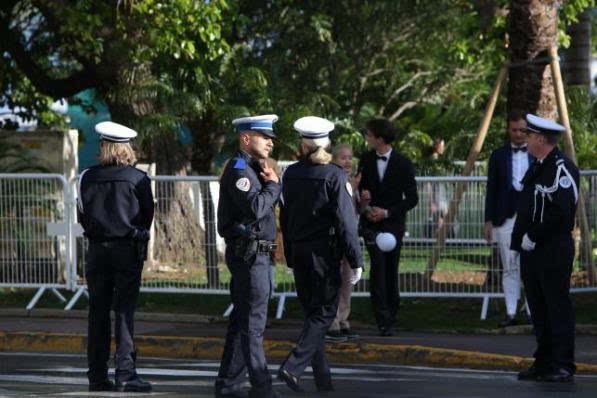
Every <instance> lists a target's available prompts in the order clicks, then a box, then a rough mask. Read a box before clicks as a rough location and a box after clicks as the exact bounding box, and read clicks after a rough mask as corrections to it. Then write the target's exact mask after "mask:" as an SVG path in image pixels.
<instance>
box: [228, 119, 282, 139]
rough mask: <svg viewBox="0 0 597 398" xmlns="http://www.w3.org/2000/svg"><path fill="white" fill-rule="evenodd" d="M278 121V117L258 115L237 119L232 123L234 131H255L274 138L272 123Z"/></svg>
mask: <svg viewBox="0 0 597 398" xmlns="http://www.w3.org/2000/svg"><path fill="white" fill-rule="evenodd" d="M277 120H278V115H259V116H247V117H239V118H237V119H234V120H233V121H232V124H233V125H234V126H235V127H236V129H237V130H238V131H239V132H241V131H256V132H258V133H261V134H264V135H267V136H268V137H271V138H276V134H275V133H274V123H275V122H276V121H277Z"/></svg>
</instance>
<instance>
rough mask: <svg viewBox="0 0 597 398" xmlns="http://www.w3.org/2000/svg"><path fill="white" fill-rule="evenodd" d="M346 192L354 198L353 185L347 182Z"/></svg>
mask: <svg viewBox="0 0 597 398" xmlns="http://www.w3.org/2000/svg"><path fill="white" fill-rule="evenodd" d="M346 190H347V191H348V194H349V195H350V196H351V197H352V185H350V182H348V181H347V182H346Z"/></svg>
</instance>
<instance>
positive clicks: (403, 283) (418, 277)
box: [0, 171, 597, 318]
mask: <svg viewBox="0 0 597 398" xmlns="http://www.w3.org/2000/svg"><path fill="white" fill-rule="evenodd" d="M152 180H153V182H152V185H153V190H154V195H155V200H156V214H155V221H154V224H153V226H152V231H151V241H150V245H149V246H150V252H149V256H148V261H147V262H146V264H145V268H144V272H143V280H142V287H141V289H142V291H144V292H167V293H176V292H179V293H209V294H228V293H229V282H230V273H229V271H228V269H227V267H226V265H225V263H224V259H223V252H224V248H225V245H224V242H223V241H222V240H221V238H220V237H219V236H218V235H217V233H216V215H215V209H216V208H217V201H218V190H219V183H218V180H217V178H216V177H173V176H157V177H153V178H152ZM485 182H486V178H485V177H419V178H417V184H418V190H419V198H420V200H419V204H418V206H417V207H416V208H415V209H413V210H412V211H411V212H409V214H408V217H407V225H406V235H405V237H404V241H403V247H402V254H401V261H400V272H399V283H400V291H401V295H402V296H404V297H409V296H410V297H478V298H482V299H483V300H484V305H483V311H482V314H481V316H482V318H484V317H485V315H486V311H487V304H488V301H489V299H490V298H499V297H503V291H502V286H501V279H502V268H501V265H500V261H499V256H498V255H497V249H496V247H495V245H489V244H488V243H487V242H485V240H484V239H483V223H484V200H485ZM460 183H465V184H466V191H465V193H464V195H463V198H462V201H461V203H460V206H459V209H458V212H457V215H456V218H455V219H454V222H453V223H452V225H448V226H447V229H448V231H449V232H448V239H447V241H446V244H445V247H444V248H443V250H442V251H441V255H440V257H439V261H438V262H437V264H431V263H429V258H430V254H431V252H432V250H434V248H435V246H436V245H437V243H436V239H435V238H434V237H435V232H436V231H437V228H438V227H439V226H440V225H441V224H442V223H443V220H444V217H445V214H446V212H447V209H448V205H449V201H450V200H451V198H452V196H453V194H454V192H455V189H456V186H457V184H460ZM75 184H76V181H71V182H70V184H66V182H65V181H64V177H63V176H61V175H53V174H39V175H34V174H31V175H23V174H0V267H1V268H0V286H11V287H38V288H39V290H38V294H37V295H36V297H35V298H34V300H32V302H31V303H30V304H29V306H28V308H30V307H31V308H32V307H33V305H35V302H36V301H37V300H38V299H39V297H40V296H41V294H43V291H44V290H45V289H48V288H49V289H52V291H53V292H55V293H57V294H59V293H58V291H57V290H56V289H59V288H62V289H68V290H75V295H74V296H73V297H72V299H71V300H70V302H69V303H68V304H67V306H66V309H70V308H72V306H73V305H74V304H75V302H76V301H77V300H78V299H79V297H80V296H81V295H82V294H85V293H86V282H85V279H84V275H85V272H84V271H85V250H84V249H85V246H86V241H85V239H84V238H83V237H82V236H81V229H80V226H78V224H76V223H75V222H74V221H72V220H76V215H75V206H74V203H75V201H74V193H75V192H76V189H74V188H75V187H76V186H75ZM581 190H582V192H583V195H584V197H585V207H586V210H587V217H588V222H589V226H590V230H591V236H592V237H593V238H591V239H592V242H591V245H590V247H591V249H592V251H593V252H594V251H595V249H594V248H595V238H594V237H595V236H596V230H597V171H585V172H583V173H582V178H581ZM579 248H582V245H579ZM364 253H365V260H366V261H365V264H366V267H365V272H364V275H363V280H362V281H361V282H359V284H358V285H357V286H356V287H355V292H354V295H357V296H366V295H368V294H369V293H368V291H369V288H368V271H369V267H368V257H367V255H366V250H364ZM586 255H589V256H593V257H595V255H594V254H592V253H588V254H587V253H583V252H582V250H577V258H576V260H575V266H574V274H573V278H572V291H573V292H585V291H597V281H596V280H595V279H596V275H595V272H594V269H593V270H591V269H590V268H589V267H587V258H585V257H586ZM583 256H584V257H583ZM276 260H277V261H276V262H277V266H276V268H275V281H276V289H275V293H274V295H275V296H276V297H278V298H279V302H278V310H277V313H276V316H277V317H278V318H280V317H281V316H282V314H283V309H284V303H285V299H286V297H292V296H295V295H296V291H295V288H294V278H293V276H292V271H291V270H290V269H288V268H287V267H286V265H285V264H284V260H283V257H282V255H281V250H280V251H279V252H278V253H277V257H276ZM62 299H63V298H62Z"/></svg>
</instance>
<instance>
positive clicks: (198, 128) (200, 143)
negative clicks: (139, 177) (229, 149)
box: [188, 111, 223, 287]
mask: <svg viewBox="0 0 597 398" xmlns="http://www.w3.org/2000/svg"><path fill="white" fill-rule="evenodd" d="M188 125H189V128H190V129H191V131H192V133H193V151H192V154H191V168H192V169H193V172H195V173H197V174H199V175H210V173H211V165H212V162H213V158H214V155H215V154H216V153H218V152H219V150H218V148H217V146H218V145H216V144H217V142H216V141H217V139H216V137H217V134H216V133H214V131H216V130H215V126H214V123H213V113H212V112H209V111H208V112H206V113H205V115H203V118H202V119H200V120H195V121H191V122H189V123H188ZM222 136H223V134H222ZM209 185H210V184H209V183H207V182H202V183H201V190H200V192H201V200H202V203H203V224H204V225H205V235H204V241H203V246H204V247H205V266H206V271H207V283H208V286H209V287H217V286H218V285H219V283H220V272H219V269H218V249H217V246H216V234H217V231H216V206H215V204H214V201H213V198H212V195H211V192H210V190H209Z"/></svg>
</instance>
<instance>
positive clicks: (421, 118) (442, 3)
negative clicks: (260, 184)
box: [0, 0, 595, 173]
mask: <svg viewBox="0 0 597 398" xmlns="http://www.w3.org/2000/svg"><path fill="white" fill-rule="evenodd" d="M9 3H15V6H14V7H13V8H11V9H10V12H9V13H6V12H5V10H3V8H5V7H6V6H4V5H3V6H0V20H1V21H0V22H5V23H7V25H6V26H10V27H11V29H12V32H13V33H15V32H16V33H19V34H20V40H22V41H24V40H25V38H26V37H27V35H28V34H31V35H32V36H31V37H30V39H29V41H30V44H29V47H27V48H26V50H27V51H28V55H29V57H30V59H31V60H32V61H33V62H34V63H35V64H36V65H38V66H39V67H40V68H42V69H43V70H44V71H45V72H46V74H47V76H48V77H49V78H52V79H61V78H67V77H69V76H71V75H72V74H73V73H77V72H81V71H89V73H91V74H94V73H96V72H97V71H102V73H103V74H98V75H97V76H96V81H95V82H94V84H95V85H96V86H97V87H96V88H98V91H99V92H100V93H101V95H103V96H107V97H108V100H109V102H110V103H115V104H124V105H126V106H129V107H131V108H133V110H134V112H132V113H134V114H135V116H133V115H132V114H131V115H129V116H127V118H128V120H129V121H130V123H131V124H133V125H134V126H136V127H138V128H139V130H140V131H141V132H142V133H143V137H144V138H143V140H145V143H149V142H151V140H152V139H153V138H152V137H155V136H156V135H161V136H168V137H175V136H176V131H177V130H178V129H180V128H181V127H182V126H185V128H187V129H188V131H190V132H191V134H192V136H193V138H194V140H195V144H194V145H195V146H194V147H193V148H191V149H190V151H189V153H188V154H185V156H187V157H188V158H189V159H191V163H192V164H193V167H194V168H195V172H201V173H205V172H208V171H209V170H208V169H209V166H207V169H206V168H205V164H208V165H209V164H213V162H212V160H213V157H214V156H215V155H216V154H217V153H219V152H220V151H223V152H224V153H228V152H231V151H232V150H233V149H234V147H235V146H236V136H237V135H236V133H235V132H234V130H233V129H232V128H231V125H230V121H231V120H232V119H233V118H235V117H238V116H241V115H248V114H257V113H276V114H278V115H279V116H280V120H279V121H278V123H277V124H276V131H277V133H278V136H279V137H280V138H279V139H278V140H277V141H276V145H275V148H274V156H275V157H278V158H282V159H292V158H294V157H295V156H296V152H297V145H298V142H299V139H298V136H297V134H296V132H295V131H294V130H293V128H292V123H293V122H294V120H296V118H298V117H301V116H305V115H310V114H315V115H320V116H323V117H327V118H329V119H330V120H332V121H334V123H335V124H336V129H335V131H334V133H333V135H332V138H333V140H334V141H335V142H343V143H349V144H350V145H351V146H352V147H353V149H354V151H355V155H356V156H357V157H358V156H359V154H360V153H361V152H362V151H363V150H364V149H365V143H364V139H363V137H362V135H361V132H362V129H363V127H364V125H365V123H366V121H367V120H368V119H370V118H372V117H377V116H383V117H387V118H389V119H391V120H392V121H393V122H394V123H395V125H396V126H397V127H398V129H399V131H400V134H399V136H398V138H397V140H396V142H395V144H396V146H397V147H398V148H399V150H401V151H402V152H404V153H405V154H406V155H407V156H409V157H410V158H412V159H413V160H415V165H416V166H417V167H418V168H419V169H420V170H423V169H429V170H432V169H433V170H436V172H440V171H441V170H439V169H442V170H444V171H446V170H445V168H447V167H448V165H449V164H451V163H450V160H457V159H458V160H462V159H465V158H466V156H467V154H468V151H469V148H470V145H471V142H472V140H473V138H474V135H475V133H476V130H477V128H478V125H479V122H480V120H481V118H482V115H483V113H484V107H485V104H486V102H487V100H488V96H489V94H490V92H491V89H492V86H493V84H494V83H495V79H496V75H497V72H498V70H499V68H500V66H501V65H502V64H503V62H504V61H505V59H506V56H507V53H506V51H505V49H504V45H505V33H506V23H507V21H506V20H507V7H508V4H509V1H508V0H498V1H496V2H495V3H494V4H495V10H494V12H492V13H491V15H490V18H489V19H487V18H485V17H486V15H484V14H483V10H481V9H480V5H479V4H478V3H479V2H470V1H463V0H436V1H432V2H431V1H406V0H404V1H389V0H374V1H367V2H363V1H359V0H336V1H333V2H332V1H320V2H304V1H296V0H277V1H275V2H274V1H271V0H251V1H249V0H236V1H227V0H213V1H207V2H201V1H194V0H170V1H166V0H128V1H99V0H81V1H77V2H72V4H71V6H70V7H64V6H63V5H62V2H60V1H56V2H49V1H43V0H37V1H29V0H13V1H12V2H9ZM594 3H595V1H594V0H571V1H567V2H565V3H564V5H563V8H562V10H561V11H560V19H561V32H562V37H563V40H565V35H563V32H564V30H565V27H566V26H567V25H568V24H570V23H572V22H574V21H575V20H576V18H577V15H578V13H579V12H581V11H582V10H584V9H585V8H586V7H588V6H592V5H594ZM69 4H70V3H69ZM25 31H27V32H29V33H27V34H26V33H25ZM0 49H4V50H5V51H4V52H3V53H2V58H1V60H0V77H1V78H2V79H0V81H1V82H2V83H1V84H2V87H1V88H2V90H3V92H4V93H5V94H4V97H3V98H1V99H0V102H1V103H3V104H8V105H10V106H18V105H20V106H24V107H25V111H24V114H23V116H25V117H41V118H44V121H43V122H42V123H43V124H49V123H63V121H62V120H61V119H60V118H58V117H55V116H52V115H51V114H50V113H47V109H48V107H49V103H50V102H49V99H48V97H47V96H45V95H43V94H40V92H44V91H43V90H42V89H41V88H40V83H39V82H38V83H35V84H33V83H31V80H28V78H27V77H28V76H29V74H28V72H26V71H24V70H23V68H20V67H18V66H17V65H16V63H15V59H14V57H13V56H12V55H11V52H10V51H6V49H5V48H3V45H2V44H0ZM505 97H506V96H505V95H503V94H502V96H501V97H500V99H499V101H498V106H497V111H496V114H495V116H494V119H493V121H492V125H491V128H490V132H489V134H488V137H487V140H486V143H485V146H484V148H483V152H482V153H481V154H480V159H481V160H482V159H486V158H487V157H488V155H489V153H490V152H491V150H492V149H494V148H495V147H496V146H498V145H500V144H501V143H502V142H503V141H504V139H505V134H504V131H505V122H504V116H505V108H506V106H505V100H506V98H505ZM580 98H581V95H580V94H578V98H576V97H575V98H573V99H571V101H573V103H571V108H574V114H575V117H574V118H572V121H573V124H574V123H576V124H578V126H575V127H574V130H575V139H577V140H579V141H581V142H580V143H579V144H578V146H579V148H578V153H579V158H580V157H581V155H582V159H584V160H583V162H588V163H586V164H592V163H591V162H590V158H591V154H590V153H589V152H587V149H586V148H587V146H590V143H592V142H593V141H592V138H591V136H590V133H589V131H591V129H592V124H591V123H593V122H592V121H591V120H592V119H591V118H590V117H589V114H590V112H589V110H588V109H589V108H590V106H589V105H586V107H588V108H586V109H585V108H582V106H581V104H583V102H582V100H581V99H580ZM574 104H578V106H577V105H574ZM583 106H584V105H583ZM583 109H584V110H583ZM112 110H116V109H112ZM571 112H572V111H571ZM591 112H592V111H591ZM576 117H579V118H582V120H583V122H582V123H581V122H580V120H581V119H576V120H575V118H576ZM436 137H442V138H444V139H445V142H446V153H445V155H444V156H443V158H445V160H441V161H439V162H433V163H430V164H427V163H426V162H425V161H421V160H420V159H424V158H425V156H426V152H427V150H428V148H429V146H430V145H431V142H432V141H433V139H434V138H436ZM200 145H204V146H210V147H211V148H212V150H211V151H203V152H201V151H200V149H201V148H200ZM583 151H584V152H583ZM197 153H198V154H199V155H197V156H201V157H207V159H206V161H205V162H199V161H198V159H196V158H195V160H194V163H193V154H197ZM200 163H201V164H200ZM438 168H439V169H438Z"/></svg>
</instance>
